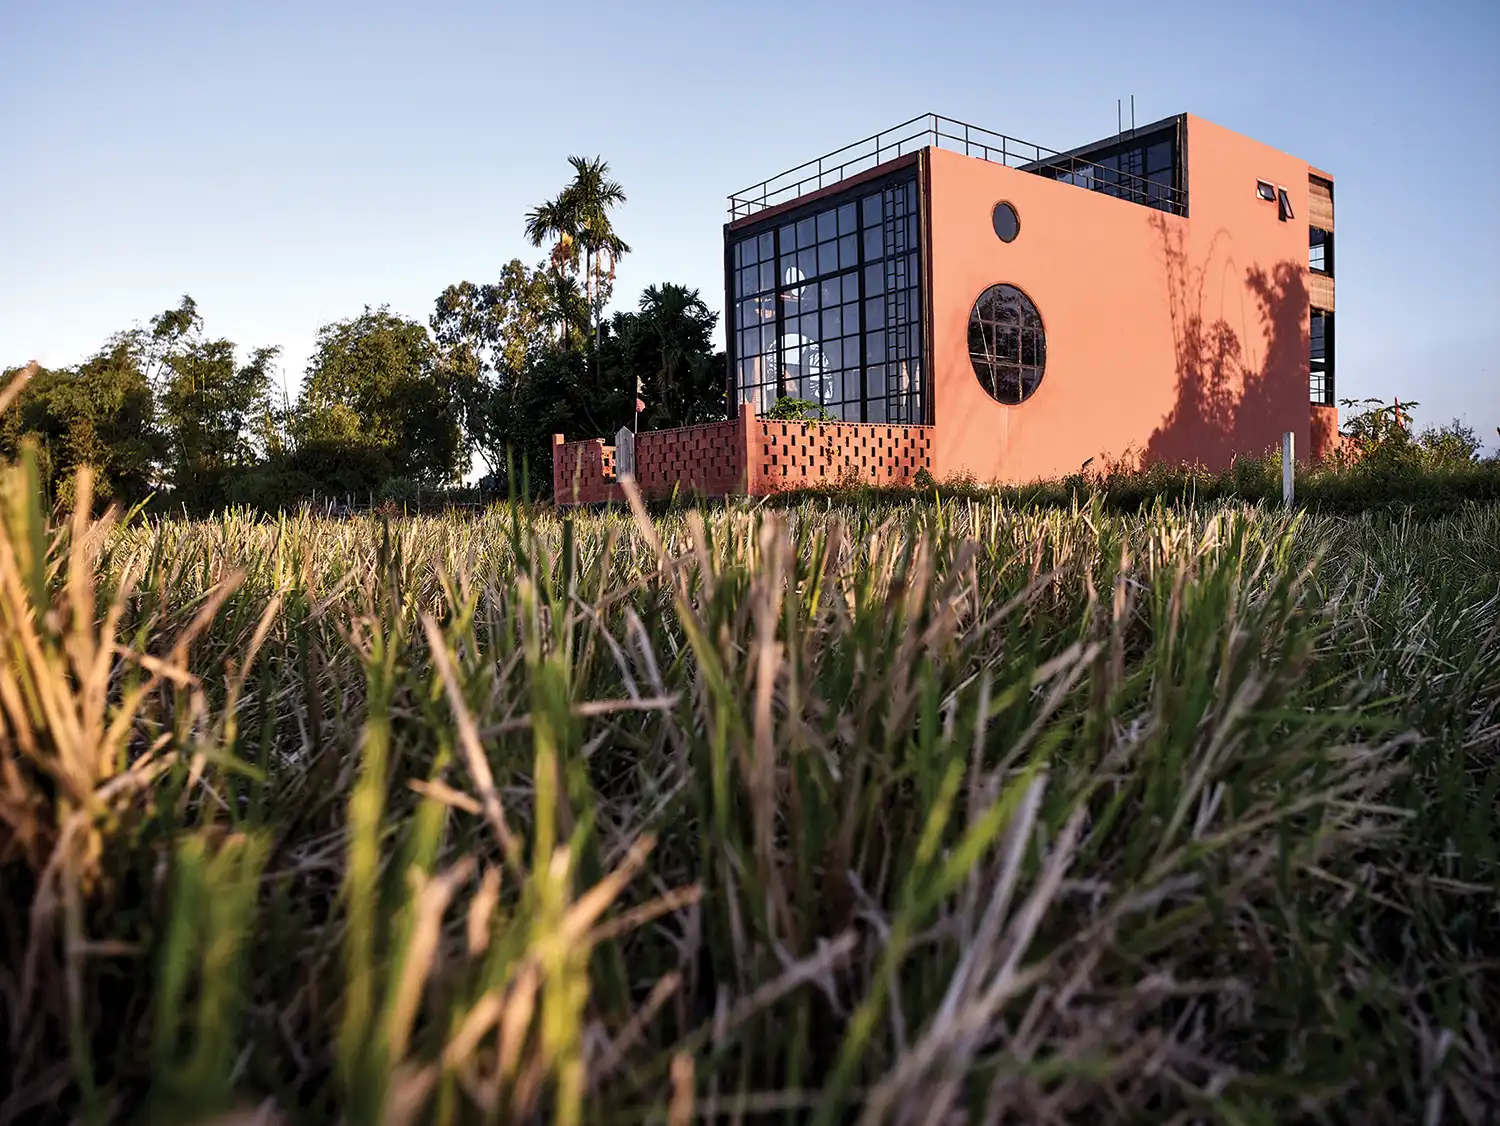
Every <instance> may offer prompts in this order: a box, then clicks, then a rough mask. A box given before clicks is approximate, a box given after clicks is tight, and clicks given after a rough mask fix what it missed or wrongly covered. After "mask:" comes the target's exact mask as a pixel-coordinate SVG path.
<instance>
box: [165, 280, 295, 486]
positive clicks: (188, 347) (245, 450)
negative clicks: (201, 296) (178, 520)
mask: <svg viewBox="0 0 1500 1126" xmlns="http://www.w3.org/2000/svg"><path fill="white" fill-rule="evenodd" d="M138 339H139V338H138ZM143 345H144V350H145V352H146V354H147V356H148V357H149V358H150V364H151V369H152V376H153V377H154V381H155V383H156V388H157V409H158V414H159V419H160V423H161V426H162V429H163V431H164V433H165V436H166V442H167V468H168V476H169V478H170V480H171V482H172V487H173V499H174V500H178V501H180V502H181V503H183V504H185V505H187V507H188V508H190V509H192V510H194V511H202V510H204V509H207V508H211V507H213V506H215V505H218V504H221V503H223V500H224V498H225V495H226V494H225V491H224V490H225V484H226V482H227V481H228V480H229V478H230V477H231V475H232V474H233V473H234V472H235V471H237V470H240V471H242V470H245V469H247V468H249V467H250V466H252V465H253V464H255V462H256V461H257V460H258V458H259V455H260V454H261V453H263V452H264V450H263V449H258V448H257V445H258V443H257V441H256V435H255V432H254V428H255V427H256V426H257V425H258V424H260V423H262V422H263V420H264V419H265V418H266V417H267V416H268V414H269V412H270V387H271V365H272V363H273V362H274V361H275V359H276V357H277V355H279V353H280V349H278V348H257V349H255V350H254V351H253V352H251V353H250V355H249V358H248V359H247V360H246V362H245V363H243V364H241V363H237V362H236V358H235V351H236V349H235V346H234V344H233V342H231V341H229V340H225V339H222V338H220V339H217V340H213V339H209V338H207V337H206V336H205V335H204V333H203V320H202V317H201V316H199V314H198V310H197V304H196V303H195V302H194V301H193V299H192V298H191V297H186V296H185V297H183V299H182V302H181V304H180V305H179V306H178V307H177V308H176V309H168V310H166V311H165V312H163V313H161V314H159V315H158V316H156V317H153V318H152V320H151V331H150V335H149V337H147V338H145V340H144V341H143ZM265 436H266V435H265V434H264V433H262V434H261V437H262V438H264V437H265Z"/></svg>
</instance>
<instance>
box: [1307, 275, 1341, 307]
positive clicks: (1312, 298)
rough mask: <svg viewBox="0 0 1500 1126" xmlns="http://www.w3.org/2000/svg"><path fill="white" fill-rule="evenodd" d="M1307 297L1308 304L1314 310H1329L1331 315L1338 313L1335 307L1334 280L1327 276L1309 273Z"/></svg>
mask: <svg viewBox="0 0 1500 1126" xmlns="http://www.w3.org/2000/svg"><path fill="white" fill-rule="evenodd" d="M1307 297H1308V303H1309V304H1310V305H1311V306H1312V307H1313V308H1314V309H1327V310H1328V311H1329V312H1330V313H1332V312H1336V310H1335V309H1334V307H1333V279H1332V278H1331V277H1329V276H1328V275H1327V274H1316V273H1313V272H1312V271H1308V275H1307Z"/></svg>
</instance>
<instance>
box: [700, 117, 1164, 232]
mask: <svg viewBox="0 0 1500 1126" xmlns="http://www.w3.org/2000/svg"><path fill="white" fill-rule="evenodd" d="M1122 139H1124V138H1122ZM1101 147H1102V146H1101ZM924 148H940V149H948V150H950V151H952V152H961V153H963V154H964V155H965V156H973V157H978V158H979V159H981V160H987V161H989V162H990V163H992V164H1003V165H1005V166H1006V167H1007V168H1015V169H1018V170H1020V171H1022V172H1032V173H1035V174H1036V175H1039V176H1046V177H1048V178H1049V179H1054V180H1061V181H1063V182H1065V183H1071V184H1075V185H1077V186H1079V187H1083V188H1087V189H1089V190H1090V191H1096V192H1102V193H1104V194H1106V195H1111V196H1114V197H1116V198H1118V199H1126V200H1129V201H1131V202H1132V203H1139V204H1143V205H1144V206H1147V207H1154V208H1156V209H1158V210H1161V211H1169V212H1171V213H1172V214H1174V215H1185V214H1187V191H1186V190H1185V189H1183V188H1179V187H1177V186H1176V185H1175V184H1163V183H1159V182H1157V181H1155V180H1148V179H1146V178H1145V177H1144V176H1137V175H1135V174H1134V173H1130V172H1121V171H1119V170H1117V169H1114V168H1109V167H1105V166H1103V165H1101V164H1099V163H1098V161H1097V159H1096V158H1091V157H1089V156H1088V155H1086V154H1085V155H1071V154H1066V153H1060V152H1057V151H1056V150H1053V149H1048V148H1044V147H1043V146H1041V145H1034V144H1032V143H1031V142H1029V141H1019V140H1017V139H1016V138H1014V137H1007V136H1006V135H1005V134H1003V133H996V132H994V131H993V130H990V129H981V128H980V127H979V126H977V125H967V124H965V123H964V122H962V121H955V120H954V119H953V118H951V117H942V116H940V115H938V114H935V113H928V114H923V115H922V116H921V117H914V118H912V119H911V120H910V121H903V122H902V123H901V124H900V125H896V126H893V127H892V128H890V129H886V130H883V131H881V132H879V133H876V134H875V135H874V136H873V137H866V138H865V139H864V140H862V141H855V142H854V143H853V144H850V145H845V146H844V147H843V148H841V149H836V150H835V151H833V152H831V153H827V154H826V155H824V156H820V157H818V158H817V159H816V160H810V161H808V162H807V163H806V164H799V165H798V166H797V167H795V168H789V169H787V170H786V171H785V172H782V173H780V174H779V175H776V176H772V177H771V178H770V179H769V180H763V181H761V182H760V183H759V184H755V185H753V186H752V187H749V188H746V189H745V190H744V191H740V192H735V193H734V194H733V195H731V196H730V197H729V218H730V220H731V221H733V220H735V219H745V218H748V217H749V216H751V215H755V214H757V213H758V212H761V211H765V210H766V209H768V208H771V207H779V206H780V205H782V204H784V203H790V202H792V201H793V200H795V199H798V198H800V197H801V196H804V195H808V194H809V193H811V192H815V191H818V190H820V189H822V188H827V187H832V186H833V185H835V184H838V183H840V182H842V181H844V180H847V179H850V178H851V177H853V176H857V175H859V174H860V173H861V172H868V171H869V170H870V169H872V168H876V167H879V166H880V165H882V164H885V163H886V162H887V161H891V160H895V159H896V158H898V157H902V156H907V155H910V154H911V153H914V152H917V151H918V150H920V149H924Z"/></svg>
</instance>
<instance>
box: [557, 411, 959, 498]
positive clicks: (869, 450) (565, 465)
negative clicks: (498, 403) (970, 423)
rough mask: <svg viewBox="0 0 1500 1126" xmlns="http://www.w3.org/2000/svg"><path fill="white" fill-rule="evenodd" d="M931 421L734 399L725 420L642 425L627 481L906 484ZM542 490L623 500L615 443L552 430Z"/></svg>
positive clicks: (927, 458)
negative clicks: (764, 411) (905, 421)
mask: <svg viewBox="0 0 1500 1126" xmlns="http://www.w3.org/2000/svg"><path fill="white" fill-rule="evenodd" d="M932 439H933V427H931V426H898V425H892V424H889V423H859V422H781V421H778V420H775V419H767V418H759V417H757V415H756V413H755V408H754V407H753V406H752V405H751V404H749V403H744V404H741V406H740V412H739V415H738V416H737V417H736V418H734V419H733V420H725V421H723V422H709V423H704V424H703V425H700V426H682V427H678V428H676V429H673V430H651V431H646V432H645V433H642V434H639V435H637V436H636V440H635V463H636V481H637V484H638V485H639V486H640V489H641V493H642V494H643V495H644V496H647V497H650V498H653V499H661V498H664V497H669V496H671V495H672V493H673V492H674V491H676V492H678V493H680V494H687V495H693V494H699V495H702V496H711V497H720V496H733V495H746V494H748V495H751V496H764V495H766V494H767V493H773V492H779V491H781V490H783V489H798V488H809V487H815V486H819V485H835V484H839V483H841V482H844V481H859V482H861V483H866V484H877V485H893V484H909V483H910V482H911V481H912V479H913V478H914V477H915V476H916V474H917V472H918V471H919V470H922V469H926V470H927V471H928V472H931V471H932ZM552 489H553V498H554V500H555V503H557V504H558V505H559V506H567V505H574V504H599V503H602V502H605V501H615V502H623V501H624V499H625V494H624V491H623V490H622V489H621V488H620V486H619V484H618V483H617V482H616V480H615V448H614V447H613V446H607V445H605V444H604V440H603V439H602V438H590V439H586V440H583V441H574V442H569V441H566V440H565V439H564V437H563V435H561V434H554V435H553V436H552Z"/></svg>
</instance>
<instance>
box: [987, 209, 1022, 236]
mask: <svg viewBox="0 0 1500 1126" xmlns="http://www.w3.org/2000/svg"><path fill="white" fill-rule="evenodd" d="M990 221H991V222H992V223H994V224H995V234H997V235H999V236H1000V241H1001V242H1013V241H1015V237H1016V236H1017V235H1018V234H1020V233H1021V217H1020V216H1019V215H1017V214H1016V209H1015V208H1014V207H1012V206H1011V205H1010V204H1008V203H997V204H995V212H994V214H993V215H991V216H990Z"/></svg>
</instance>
